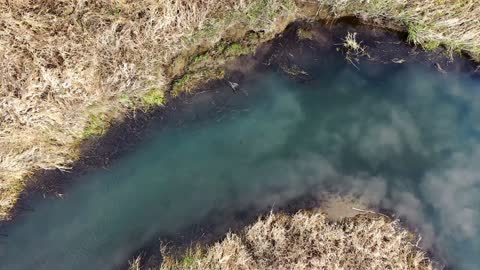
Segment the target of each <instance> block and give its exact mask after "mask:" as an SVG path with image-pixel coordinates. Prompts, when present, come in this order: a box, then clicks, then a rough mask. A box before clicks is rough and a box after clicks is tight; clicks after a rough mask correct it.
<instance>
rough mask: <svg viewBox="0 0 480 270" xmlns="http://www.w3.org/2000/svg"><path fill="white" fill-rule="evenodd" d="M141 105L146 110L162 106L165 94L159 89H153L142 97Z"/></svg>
mask: <svg viewBox="0 0 480 270" xmlns="http://www.w3.org/2000/svg"><path fill="white" fill-rule="evenodd" d="M142 103H143V105H144V106H145V107H146V108H147V109H151V108H154V107H159V106H163V105H164V104H165V93H164V92H163V91H162V90H161V89H158V88H153V89H151V90H150V91H148V92H147V93H146V94H145V95H144V96H143V97H142Z"/></svg>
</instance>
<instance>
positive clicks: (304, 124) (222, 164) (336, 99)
mask: <svg viewBox="0 0 480 270" xmlns="http://www.w3.org/2000/svg"><path fill="white" fill-rule="evenodd" d="M303 56H304V59H303V60H302V61H303V62H302V68H303V69H304V70H305V71H306V72H307V73H308V74H309V75H308V76H306V80H298V79H292V78H290V77H288V76H286V75H285V74H283V73H282V72H281V71H280V70H277V69H275V68H272V69H267V70H266V71H265V70H264V71H262V73H261V74H256V77H255V78H251V79H250V80H248V81H244V82H242V84H241V91H237V92H236V93H233V92H232V91H231V90H230V89H228V88H226V87H219V88H218V89H216V92H217V93H215V91H208V92H204V93H199V94H197V95H196V96H195V97H194V98H191V99H188V103H189V104H188V105H184V106H182V107H181V109H179V111H178V112H177V113H176V114H175V117H174V118H173V117H172V119H171V120H170V121H162V122H161V123H159V124H158V125H157V127H156V128H154V129H153V130H152V131H151V133H150V135H149V136H148V137H147V139H145V141H144V142H142V143H141V144H140V145H139V146H138V147H137V148H136V149H135V151H133V152H131V153H129V154H128V156H125V157H123V158H121V159H120V160H117V161H115V162H114V164H113V165H112V166H111V167H110V168H108V170H104V169H102V170H98V171H96V172H93V173H88V174H87V175H84V176H82V178H83V179H81V181H76V182H75V183H76V184H74V185H73V186H72V187H71V188H70V190H69V192H68V193H67V194H66V195H65V197H64V198H63V199H43V198H38V199H36V200H35V201H34V203H33V204H32V205H33V206H34V211H33V212H27V213H24V214H23V215H22V216H21V217H19V218H18V220H17V221H16V223H15V224H14V225H13V226H10V227H8V228H7V230H6V231H5V233H6V234H8V237H4V238H0V268H1V269H9V270H17V269H18V270H20V269H22V270H23V269H48V270H56V269H62V270H63V269H73V270H75V269H79V270H80V269H82V270H83V269H113V268H116V267H118V266H121V265H124V263H125V262H126V261H127V260H128V259H129V256H131V255H132V252H135V250H137V249H139V248H141V247H142V246H144V245H145V244H147V243H149V242H151V241H152V240H155V238H156V237H157V236H159V235H173V236H175V235H176V234H175V233H178V232H181V231H183V230H185V229H187V228H189V227H191V226H192V225H195V224H199V223H202V222H205V220H207V221H208V218H209V217H210V216H211V215H212V213H217V215H216V216H217V218H219V217H220V218H221V217H222V216H227V215H222V214H221V213H230V212H235V211H242V210H245V211H247V210H248V211H249V210H250V209H265V208H268V207H273V206H274V205H277V204H278V205H279V204H283V203H286V202H288V201H290V200H293V199H296V198H299V197H301V196H303V195H305V194H310V195H311V194H314V195H315V196H318V197H319V198H320V199H321V196H322V195H321V192H323V191H330V192H341V193H353V194H355V195H357V196H359V197H361V198H363V199H364V200H367V201H368V202H369V203H371V204H372V205H373V206H377V207H379V208H382V209H387V210H391V211H393V212H394V213H395V214H396V215H397V216H398V217H400V218H401V219H402V220H403V221H405V222H407V223H408V224H410V225H412V226H414V227H415V228H417V229H418V230H419V232H420V233H421V234H422V237H423V245H424V246H425V247H427V248H430V247H433V246H437V247H438V248H439V252H440V253H441V254H443V255H444V256H446V258H448V262H449V264H450V265H449V267H450V268H451V269H459V270H471V269H478V268H479V267H480V258H479V256H478V254H480V166H478V164H479V162H480V121H479V119H480V88H479V86H480V82H479V81H478V80H477V81H475V80H474V79H472V78H471V77H470V76H468V75H465V74H460V73H455V72H452V73H449V74H448V75H445V74H442V73H440V72H438V71H436V70H434V69H432V68H429V67H425V66H423V65H420V64H415V63H407V64H402V65H395V64H391V65H381V64H377V63H370V62H368V61H363V62H361V63H360V64H359V68H360V69H359V70H358V69H356V68H355V67H353V66H352V65H350V64H348V63H347V62H346V61H345V59H344V57H343V55H342V54H341V53H330V54H327V55H322V56H321V57H318V55H317V54H316V52H315V50H305V51H303ZM305 59H306V60H305ZM218 213H220V214H218ZM220 222H222V220H220ZM224 222H225V223H226V224H228V222H229V221H228V220H225V221H224Z"/></svg>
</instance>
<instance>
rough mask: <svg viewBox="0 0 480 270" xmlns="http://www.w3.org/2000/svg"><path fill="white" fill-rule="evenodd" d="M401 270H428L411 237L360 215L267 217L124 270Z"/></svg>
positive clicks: (384, 221) (371, 216)
mask: <svg viewBox="0 0 480 270" xmlns="http://www.w3.org/2000/svg"><path fill="white" fill-rule="evenodd" d="M140 269H158V270H187V269H188V270H194V269H199V270H200V269H201V270H210V269H224V270H230V269H231V270H237V269H244V270H257V269H262V270H266V269H272V270H273V269H379V270H380V269H382V270H383V269H404V270H407V269H408V270H431V269H433V266H432V262H431V261H430V259H429V258H428V257H427V256H426V254H425V252H423V251H421V250H419V248H418V247H417V245H416V237H415V236H414V235H413V234H412V233H410V232H409V231H407V230H405V229H403V228H401V227H400V226H399V224H398V223H397V222H395V221H393V220H391V219H389V218H387V217H385V216H382V215H377V214H362V215H357V216H355V217H350V218H344V219H341V220H337V221H332V220H329V219H328V217H327V216H326V215H325V214H322V213H312V212H298V213H297V214H295V215H285V214H270V215H268V216H266V217H264V218H261V219H259V220H258V221H257V222H256V223H254V224H253V225H251V226H249V227H247V228H246V229H245V230H244V231H242V232H241V233H238V234H233V233H229V234H228V235H227V236H226V237H225V238H224V239H223V240H222V241H220V242H217V243H215V244H213V245H211V246H210V247H208V248H201V247H196V248H191V249H189V250H187V252H186V253H185V254H184V255H183V256H181V257H180V258H173V257H168V256H165V257H164V261H163V263H162V264H161V265H160V266H157V267H155V266H149V267H142V258H141V257H138V258H136V259H135V260H133V261H131V262H130V270H140Z"/></svg>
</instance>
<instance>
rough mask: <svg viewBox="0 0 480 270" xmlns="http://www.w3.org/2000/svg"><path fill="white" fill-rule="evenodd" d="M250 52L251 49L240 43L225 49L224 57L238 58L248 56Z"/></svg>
mask: <svg viewBox="0 0 480 270" xmlns="http://www.w3.org/2000/svg"><path fill="white" fill-rule="evenodd" d="M250 52H251V49H250V48H249V47H247V46H244V45H242V44H240V43H232V44H230V45H229V46H228V47H227V48H226V49H225V55H226V56H240V55H244V54H248V53H250Z"/></svg>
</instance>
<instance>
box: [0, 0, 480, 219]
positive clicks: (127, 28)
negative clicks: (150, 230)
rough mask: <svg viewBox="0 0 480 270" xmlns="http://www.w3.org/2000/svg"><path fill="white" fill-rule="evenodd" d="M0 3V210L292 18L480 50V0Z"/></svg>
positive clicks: (4, 215) (7, 210)
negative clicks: (343, 22)
mask: <svg viewBox="0 0 480 270" xmlns="http://www.w3.org/2000/svg"><path fill="white" fill-rule="evenodd" d="M0 10H1V11H2V14H4V16H2V18H1V21H0V23H1V24H2V25H4V26H5V27H4V28H3V30H1V32H0V34H1V35H0V44H1V45H2V46H1V49H0V55H1V56H2V65H1V67H0V69H1V74H2V75H1V76H2V77H1V81H2V85H1V88H0V94H1V96H2V101H1V103H0V110H1V115H0V116H1V121H0V122H1V124H0V149H1V150H0V151H1V155H0V156H1V159H0V180H1V186H0V217H1V219H9V218H10V217H11V213H12V212H11V210H12V208H13V207H14V206H15V205H16V202H17V201H18V198H19V197H20V194H22V192H24V190H25V188H26V187H27V186H29V185H32V184H31V183H32V180H27V179H29V176H32V174H33V173H34V172H39V171H43V170H47V171H48V170H61V171H68V170H69V169H70V166H71V164H72V163H73V162H74V161H75V160H78V159H79V158H81V155H82V153H84V152H85V151H83V150H82V149H85V147H88V146H89V145H90V146H91V145H92V144H93V145H96V144H95V143H94V142H95V141H97V140H98V138H101V137H102V136H105V134H107V133H108V131H109V129H111V128H112V127H114V126H116V123H118V122H123V121H126V118H125V117H126V115H132V114H128V113H127V112H135V111H147V112H148V111H150V110H152V109H154V108H157V107H159V106H162V105H163V104H165V103H166V102H168V101H169V99H171V98H172V97H175V96H178V95H180V94H182V93H185V92H187V93H188V92H190V91H192V90H193V89H194V87H195V86H196V85H197V84H199V83H201V82H203V81H205V80H209V79H214V78H222V77H223V76H224V72H223V69H222V66H223V65H224V64H225V63H227V62H228V61H230V60H232V59H234V58H236V57H238V56H239V55H243V54H248V53H251V52H253V51H254V49H255V48H256V47H257V46H258V45H259V44H262V43H264V42H266V41H268V40H270V39H272V38H273V37H274V36H275V35H277V34H279V33H281V32H282V31H283V30H284V29H285V28H286V26H287V25H289V24H290V23H292V22H293V21H296V20H318V19H328V20H334V19H336V18H340V17H344V16H356V17H358V18H361V19H362V20H363V21H366V22H369V23H373V24H381V25H383V26H386V27H388V28H394V29H397V30H403V31H406V32H408V40H409V41H410V42H412V43H414V44H418V45H421V46H423V47H424V48H425V49H427V50H434V49H435V48H436V47H438V46H439V45H442V46H445V47H446V48H447V49H448V50H447V51H449V52H451V53H453V52H455V51H462V52H464V53H466V54H468V55H470V56H471V57H472V59H476V60H478V57H479V55H480V53H479V45H480V40H479V39H478V32H479V31H480V30H479V28H480V26H478V25H475V22H474V21H473V20H472V19H471V18H476V17H477V15H478V14H479V13H480V11H479V7H478V6H477V5H475V3H474V1H453V2H452V3H450V2H448V1H446V2H444V3H440V4H438V3H437V2H436V1H427V2H425V1H412V2H410V3H403V2H397V1H368V2H356V1H291V0H261V1H260V0H252V1H240V2H238V1H232V2H228V1H227V2H225V1H224V2H216V1H211V2H192V3H188V4H187V3H186V2H182V1H174V2H173V3H168V4H166V3H156V2H155V3H154V2H152V3H104V2H96V1H93V2H92V3H89V2H78V3H77V2H70V1H54V2H51V1H45V2H41V3H37V4H34V5H31V4H30V3H23V2H16V3H13V4H12V3H9V2H3V1H2V2H1V3H0ZM445 11H449V12H446V13H445ZM179 14H180V16H178V15H179ZM12 138H14V139H12ZM92 142H93V143H92ZM93 151H95V150H94V149H93ZM47 173H48V172H47ZM33 185H34V184H33Z"/></svg>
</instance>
